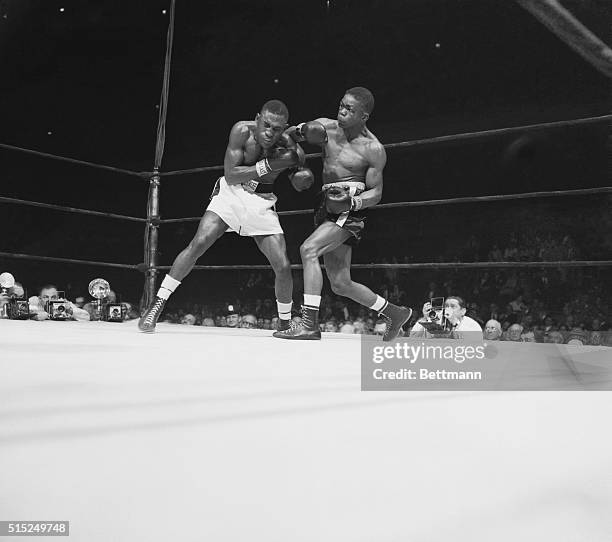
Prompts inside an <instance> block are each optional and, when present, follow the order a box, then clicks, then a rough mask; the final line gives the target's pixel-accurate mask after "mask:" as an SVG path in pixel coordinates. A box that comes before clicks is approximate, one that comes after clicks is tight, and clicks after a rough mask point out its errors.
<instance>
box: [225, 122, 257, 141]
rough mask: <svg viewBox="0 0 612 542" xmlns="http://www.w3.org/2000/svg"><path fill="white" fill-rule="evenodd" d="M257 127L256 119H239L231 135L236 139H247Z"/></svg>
mask: <svg viewBox="0 0 612 542" xmlns="http://www.w3.org/2000/svg"><path fill="white" fill-rule="evenodd" d="M254 129H255V121H250V120H239V121H238V122H237V123H236V124H234V126H232V130H231V132H230V137H231V138H232V139H234V140H242V141H246V140H247V139H248V138H249V137H250V135H251V134H252V133H253V130H254Z"/></svg>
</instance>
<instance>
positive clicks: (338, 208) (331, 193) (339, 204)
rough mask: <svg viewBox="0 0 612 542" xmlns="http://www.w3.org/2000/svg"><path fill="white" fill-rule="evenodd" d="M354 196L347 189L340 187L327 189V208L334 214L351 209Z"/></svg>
mask: <svg viewBox="0 0 612 542" xmlns="http://www.w3.org/2000/svg"><path fill="white" fill-rule="evenodd" d="M351 206H352V198H351V195H350V194H349V193H348V191H347V190H343V189H342V188H340V187H332V188H329V189H327V190H326V191H325V208H326V209H327V212H328V213H330V214H332V215H339V214H341V213H344V212H346V211H350V210H351Z"/></svg>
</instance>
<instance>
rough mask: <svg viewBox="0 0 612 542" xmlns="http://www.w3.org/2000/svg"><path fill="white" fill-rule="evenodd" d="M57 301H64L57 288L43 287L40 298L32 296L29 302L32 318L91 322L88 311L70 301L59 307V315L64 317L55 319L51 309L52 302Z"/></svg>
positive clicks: (49, 285) (50, 285) (65, 301)
mask: <svg viewBox="0 0 612 542" xmlns="http://www.w3.org/2000/svg"><path fill="white" fill-rule="evenodd" d="M57 301H62V300H61V299H60V297H59V293H58V291H57V287H55V286H54V285H52V284H47V285H46V286H43V287H42V288H41V289H40V292H39V294H38V296H32V297H30V299H29V300H28V303H29V304H30V318H31V319H32V320H38V321H42V320H49V319H56V320H78V321H88V320H89V313H88V312H87V311H86V310H83V309H79V307H77V306H76V305H75V304H74V303H71V302H70V301H68V300H64V303H63V304H60V305H59V306H58V313H59V314H61V315H62V317H61V318H59V317H54V316H53V314H51V312H50V311H51V309H50V307H51V306H52V302H57ZM64 313H65V316H64Z"/></svg>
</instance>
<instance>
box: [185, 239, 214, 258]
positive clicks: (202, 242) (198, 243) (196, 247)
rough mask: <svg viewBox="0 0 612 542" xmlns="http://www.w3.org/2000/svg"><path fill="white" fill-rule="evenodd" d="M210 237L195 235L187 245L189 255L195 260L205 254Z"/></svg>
mask: <svg viewBox="0 0 612 542" xmlns="http://www.w3.org/2000/svg"><path fill="white" fill-rule="evenodd" d="M210 244H211V243H210V236H209V235H207V234H202V235H200V234H197V235H196V236H195V237H194V238H193V239H192V240H191V243H189V246H188V247H187V250H188V251H189V253H190V254H191V255H193V256H194V257H195V258H199V257H200V256H202V254H204V252H206V250H207V249H208V247H209V246H210Z"/></svg>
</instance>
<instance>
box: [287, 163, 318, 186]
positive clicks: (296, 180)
mask: <svg viewBox="0 0 612 542" xmlns="http://www.w3.org/2000/svg"><path fill="white" fill-rule="evenodd" d="M289 180H290V181H291V185H292V186H293V188H295V189H296V190H297V191H298V192H302V191H304V190H308V189H309V188H310V187H311V186H312V185H313V184H314V175H313V173H312V171H310V170H309V169H308V168H300V169H298V170H297V171H296V172H295V173H292V174H291V175H289Z"/></svg>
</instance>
